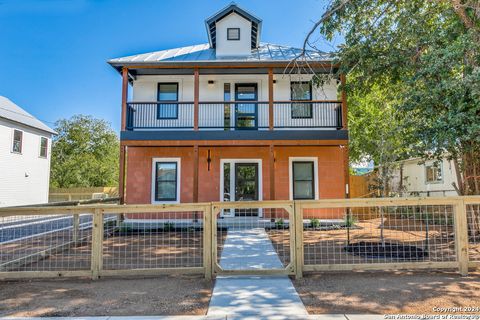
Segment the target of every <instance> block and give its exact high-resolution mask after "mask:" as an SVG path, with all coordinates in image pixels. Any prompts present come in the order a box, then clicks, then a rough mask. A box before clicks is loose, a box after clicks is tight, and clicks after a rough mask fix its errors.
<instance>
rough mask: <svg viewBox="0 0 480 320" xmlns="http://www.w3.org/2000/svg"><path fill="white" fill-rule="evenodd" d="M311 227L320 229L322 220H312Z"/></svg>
mask: <svg viewBox="0 0 480 320" xmlns="http://www.w3.org/2000/svg"><path fill="white" fill-rule="evenodd" d="M310 227H312V228H313V229H316V228H318V227H320V220H318V219H317V218H313V219H310Z"/></svg>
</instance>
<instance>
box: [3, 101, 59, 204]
mask: <svg viewBox="0 0 480 320" xmlns="http://www.w3.org/2000/svg"><path fill="white" fill-rule="evenodd" d="M54 134H55V131H53V130H52V129H51V128H49V127H48V126H47V125H45V124H44V123H42V122H41V121H40V120H38V119H36V118H35V117H34V116H32V115H31V114H29V113H28V112H26V111H25V110H23V109H22V108H20V107H19V106H18V105H16V104H15V103H13V102H12V101H11V100H9V99H8V98H6V97H2V96H0V207H5V206H17V205H29V204H39V203H46V202H48V185H49V181H50V155H51V148H52V136H53V135H54Z"/></svg>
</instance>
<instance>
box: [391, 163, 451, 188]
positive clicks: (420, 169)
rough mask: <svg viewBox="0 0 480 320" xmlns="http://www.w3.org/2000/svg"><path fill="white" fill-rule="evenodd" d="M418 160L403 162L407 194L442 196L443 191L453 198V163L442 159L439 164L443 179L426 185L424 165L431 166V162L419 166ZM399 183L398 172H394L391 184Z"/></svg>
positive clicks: (396, 184)
mask: <svg viewBox="0 0 480 320" xmlns="http://www.w3.org/2000/svg"><path fill="white" fill-rule="evenodd" d="M420 161H421V160H420V159H412V160H406V161H404V162H403V177H404V186H405V188H406V192H407V194H409V193H410V192H421V194H420V195H421V196H425V195H426V193H427V192H430V196H434V197H435V196H443V194H444V193H443V191H445V190H449V191H447V192H445V195H447V196H455V195H457V193H456V192H455V191H453V190H454V188H453V186H452V183H453V182H456V173H455V167H454V165H453V161H448V160H446V159H444V160H443V161H442V163H441V166H442V173H443V179H442V181H441V182H435V183H427V182H426V181H427V180H426V170H425V165H429V164H432V163H433V161H427V162H426V163H425V164H419V162H420ZM399 181H400V170H396V171H395V173H394V178H393V181H392V184H393V185H394V186H398V185H399Z"/></svg>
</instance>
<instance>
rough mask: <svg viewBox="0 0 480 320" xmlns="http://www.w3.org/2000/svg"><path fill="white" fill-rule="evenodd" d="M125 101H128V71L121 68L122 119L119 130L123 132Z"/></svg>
mask: <svg viewBox="0 0 480 320" xmlns="http://www.w3.org/2000/svg"><path fill="white" fill-rule="evenodd" d="M127 99H128V69H127V68H126V67H123V68H122V119H121V126H120V130H121V131H125V128H126V125H127Z"/></svg>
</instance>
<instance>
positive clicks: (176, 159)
mask: <svg viewBox="0 0 480 320" xmlns="http://www.w3.org/2000/svg"><path fill="white" fill-rule="evenodd" d="M157 162H176V163H177V195H176V197H177V200H175V201H156V200H155V183H156V181H155V180H156V179H155V176H156V172H155V171H156V170H155V169H156V163H157ZM181 167H182V166H181V158H152V186H151V203H152V204H163V203H180V194H181V192H180V186H181V183H180V179H181V177H182V175H181Z"/></svg>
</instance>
